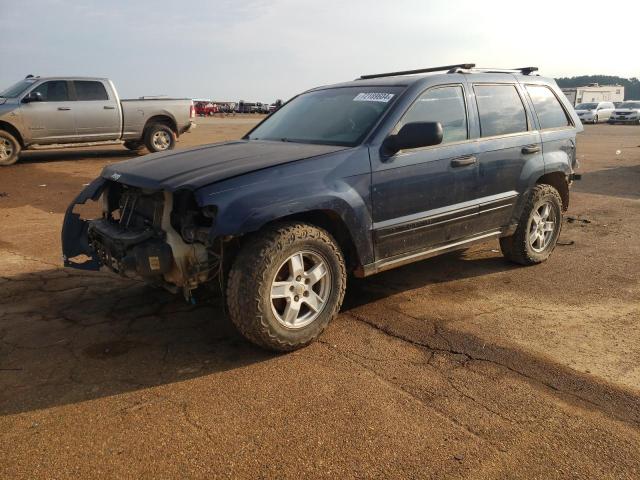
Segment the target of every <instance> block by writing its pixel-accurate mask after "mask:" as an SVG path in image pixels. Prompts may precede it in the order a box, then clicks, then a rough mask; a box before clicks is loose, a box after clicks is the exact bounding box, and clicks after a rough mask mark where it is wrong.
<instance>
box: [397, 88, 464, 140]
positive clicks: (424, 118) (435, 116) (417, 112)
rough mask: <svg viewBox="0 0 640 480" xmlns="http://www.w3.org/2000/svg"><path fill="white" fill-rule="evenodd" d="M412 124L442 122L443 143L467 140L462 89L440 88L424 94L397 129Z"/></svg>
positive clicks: (412, 106)
mask: <svg viewBox="0 0 640 480" xmlns="http://www.w3.org/2000/svg"><path fill="white" fill-rule="evenodd" d="M411 122H440V123H441V124H442V130H443V133H444V135H443V139H442V143H449V142H458V141H460V140H466V139H467V111H466V109H465V104H464V91H463V90H462V87H460V86H455V87H454V86H452V87H440V88H434V89H431V90H428V91H426V92H425V93H423V94H422V95H421V96H420V98H418V100H416V102H415V103H414V104H413V105H411V107H410V108H409V110H408V111H407V113H406V114H405V116H404V117H403V119H402V120H401V121H400V124H399V125H398V126H397V127H396V128H397V130H399V129H400V128H401V127H402V126H403V125H404V124H406V123H411Z"/></svg>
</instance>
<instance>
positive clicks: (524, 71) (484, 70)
mask: <svg viewBox="0 0 640 480" xmlns="http://www.w3.org/2000/svg"><path fill="white" fill-rule="evenodd" d="M464 70H469V71H470V72H476V73H521V74H522V75H531V74H532V73H533V72H537V71H538V67H521V68H488V67H483V68H470V69H463V68H456V69H454V70H452V71H451V73H460V72H464Z"/></svg>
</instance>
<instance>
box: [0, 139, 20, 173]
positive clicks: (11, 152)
mask: <svg viewBox="0 0 640 480" xmlns="http://www.w3.org/2000/svg"><path fill="white" fill-rule="evenodd" d="M21 150H22V147H21V146H20V142H18V140H16V138H15V137H14V136H13V135H11V134H10V133H9V132H5V131H4V130H0V167H7V166H9V165H13V164H14V163H16V162H17V161H18V158H20V151H21Z"/></svg>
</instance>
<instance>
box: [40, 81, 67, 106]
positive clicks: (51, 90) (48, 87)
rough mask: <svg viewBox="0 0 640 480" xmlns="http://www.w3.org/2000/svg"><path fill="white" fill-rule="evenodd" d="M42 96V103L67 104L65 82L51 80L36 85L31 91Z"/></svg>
mask: <svg viewBox="0 0 640 480" xmlns="http://www.w3.org/2000/svg"><path fill="white" fill-rule="evenodd" d="M32 91H33V92H37V93H39V94H40V95H42V101H43V102H67V101H69V90H68V88H67V82H66V80H51V81H49V82H44V83H43V84H41V85H38V86H37V87H36V88H34V89H33V90H32Z"/></svg>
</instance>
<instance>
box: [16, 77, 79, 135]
mask: <svg viewBox="0 0 640 480" xmlns="http://www.w3.org/2000/svg"><path fill="white" fill-rule="evenodd" d="M31 92H37V93H40V95H41V97H42V101H40V102H30V103H22V104H21V107H20V111H21V113H22V117H23V119H24V123H25V127H26V128H27V129H28V131H29V136H30V137H31V142H32V143H37V144H50V143H63V142H69V141H74V139H75V137H76V126H75V120H74V117H73V104H74V102H72V101H71V98H70V93H69V82H67V81H66V80H49V81H46V82H43V83H41V84H40V85H38V86H36V87H35V88H34V89H32V90H31Z"/></svg>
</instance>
